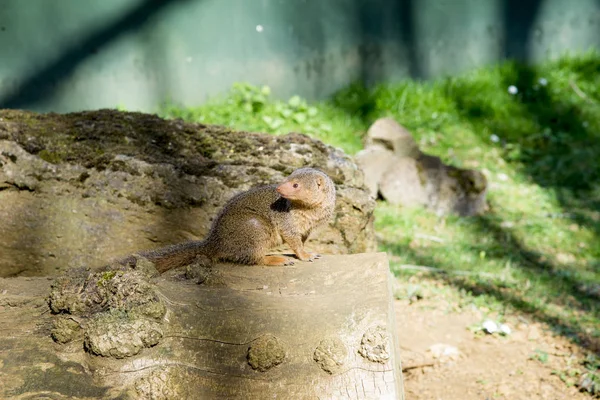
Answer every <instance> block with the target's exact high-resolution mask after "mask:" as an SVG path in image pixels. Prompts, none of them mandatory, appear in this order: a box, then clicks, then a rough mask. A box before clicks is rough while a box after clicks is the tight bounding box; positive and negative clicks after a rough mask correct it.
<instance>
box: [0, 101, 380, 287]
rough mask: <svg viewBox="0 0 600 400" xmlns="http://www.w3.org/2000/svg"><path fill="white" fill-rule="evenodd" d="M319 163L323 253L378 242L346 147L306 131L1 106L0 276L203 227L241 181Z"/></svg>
mask: <svg viewBox="0 0 600 400" xmlns="http://www.w3.org/2000/svg"><path fill="white" fill-rule="evenodd" d="M305 166H312V167H317V168H321V169H322V170H323V171H325V172H326V173H327V174H329V175H330V176H331V178H332V179H333V180H334V182H335V183H336V186H337V189H338V199H337V209H336V213H335V218H334V219H333V220H332V222H331V224H330V225H329V226H328V227H326V228H323V229H321V230H319V231H317V232H315V233H313V234H312V235H311V239H310V240H309V243H308V248H309V249H311V250H313V251H318V252H322V253H334V254H343V253H354V252H364V251H372V250H374V249H375V239H374V232H373V223H372V216H373V210H374V207H375V203H374V201H373V200H372V199H371V198H370V196H369V193H368V191H367V189H366V188H365V187H364V179H363V174H362V172H361V171H360V169H359V168H358V167H357V166H356V164H355V163H354V162H353V161H352V159H351V158H350V157H348V156H347V155H345V154H344V153H342V152H341V151H339V150H336V149H334V148H333V147H330V146H327V145H324V144H323V143H321V142H319V141H316V140H313V139H310V138H309V137H307V136H305V135H301V134H295V133H292V134H288V135H284V136H272V135H266V134H257V133H244V132H235V131H232V130H231V129H228V128H225V127H219V126H206V125H201V124H188V123H184V122H182V121H179V120H163V119H161V118H159V117H157V116H154V115H148V114H141V113H124V112H119V111H116V110H99V111H89V112H81V113H72V114H65V115H60V114H44V115H42V114H35V113H30V112H25V111H15V110H2V111H0V220H1V221H2V224H0V253H1V254H2V257H1V258H0V276H15V275H28V276H32V275H47V274H56V273H59V272H60V271H62V270H64V269H65V268H66V267H69V266H78V265H88V266H100V265H103V264H106V262H107V261H110V260H111V259H115V258H118V257H121V256H124V255H127V254H130V253H133V252H136V251H140V250H145V249H151V248H157V247H161V246H164V245H167V244H172V243H177V242H181V241H185V240H190V239H192V240H196V239H202V238H203V237H204V235H205V234H206V232H207V230H208V228H209V226H210V222H211V219H212V218H213V217H214V216H215V214H216V213H217V211H218V210H219V208H220V207H221V206H222V205H223V204H224V203H225V202H226V201H227V200H228V199H229V198H231V197H232V196H233V195H234V194H235V193H237V192H239V191H242V190H246V189H248V188H250V187H251V186H254V185H260V184H269V183H274V182H277V181H280V180H281V179H283V178H284V177H285V176H286V175H288V174H289V173H291V172H292V171H293V170H294V169H296V168H299V167H305Z"/></svg>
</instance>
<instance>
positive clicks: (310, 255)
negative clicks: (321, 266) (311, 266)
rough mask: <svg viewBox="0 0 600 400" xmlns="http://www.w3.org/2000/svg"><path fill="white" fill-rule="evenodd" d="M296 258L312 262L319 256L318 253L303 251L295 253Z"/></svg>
mask: <svg viewBox="0 0 600 400" xmlns="http://www.w3.org/2000/svg"><path fill="white" fill-rule="evenodd" d="M296 255H297V256H298V258H299V259H300V260H302V261H310V262H313V261H315V260H317V259H319V258H321V255H320V254H317V253H309V252H307V251H303V252H302V253H299V254H296Z"/></svg>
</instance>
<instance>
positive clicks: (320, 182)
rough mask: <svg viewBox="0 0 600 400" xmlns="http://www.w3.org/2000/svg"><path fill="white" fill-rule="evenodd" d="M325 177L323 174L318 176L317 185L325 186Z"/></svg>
mask: <svg viewBox="0 0 600 400" xmlns="http://www.w3.org/2000/svg"><path fill="white" fill-rule="evenodd" d="M323 183H324V182H323V177H322V176H317V186H318V187H321V186H323Z"/></svg>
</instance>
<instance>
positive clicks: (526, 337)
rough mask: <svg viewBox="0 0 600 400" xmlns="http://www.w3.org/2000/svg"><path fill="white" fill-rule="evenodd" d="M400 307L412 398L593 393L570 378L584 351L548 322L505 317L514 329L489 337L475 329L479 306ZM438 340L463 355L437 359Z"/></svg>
mask: <svg viewBox="0 0 600 400" xmlns="http://www.w3.org/2000/svg"><path fill="white" fill-rule="evenodd" d="M395 309H396V321H397V325H398V336H399V341H400V349H401V350H400V351H401V358H402V367H403V369H404V390H405V395H406V399H407V400H421V399H422V400H425V399H427V400H438V399H443V400H470V399H482V400H485V399H511V400H520V399H523V400H525V399H527V400H532V399H544V400H546V399H548V400H550V399H557V400H558V399H561V400H562V399H569V400H571V399H572V400H580V399H581V400H584V399H585V400H590V399H592V396H590V395H589V394H584V393H581V392H579V391H578V389H577V387H575V386H574V385H573V384H572V383H573V382H576V381H577V379H578V378H577V376H569V373H571V374H572V375H575V372H574V371H575V370H576V369H579V370H581V366H580V364H578V361H579V360H581V358H582V355H583V351H582V349H580V348H578V347H577V346H576V345H574V344H572V343H571V342H569V341H568V340H567V339H565V338H563V337H561V336H556V335H553V334H552V332H551V331H550V330H549V329H548V327H546V326H544V325H543V324H540V323H537V322H534V321H531V320H528V319H527V318H526V317H524V316H517V315H515V316H505V318H506V324H507V325H508V326H510V328H511V330H512V332H511V334H510V335H508V336H500V335H486V334H484V333H483V332H478V333H476V332H474V331H473V330H472V329H469V327H473V326H480V325H481V322H482V320H483V319H485V315H484V313H483V312H482V311H481V310H479V309H477V308H475V307H472V308H471V309H466V310H465V309H461V308H459V307H456V306H455V305H454V304H452V301H446V300H440V298H431V299H424V300H419V301H416V302H413V303H412V304H411V303H410V302H409V301H408V300H396V302H395ZM436 344H443V345H449V346H454V347H455V348H457V349H458V351H459V355H448V356H442V357H438V358H436V357H435V356H434V354H433V352H432V351H430V348H431V347H432V346H434V345H436ZM561 378H562V379H564V380H565V381H566V382H564V381H563V380H562V379H561ZM569 382H571V384H569Z"/></svg>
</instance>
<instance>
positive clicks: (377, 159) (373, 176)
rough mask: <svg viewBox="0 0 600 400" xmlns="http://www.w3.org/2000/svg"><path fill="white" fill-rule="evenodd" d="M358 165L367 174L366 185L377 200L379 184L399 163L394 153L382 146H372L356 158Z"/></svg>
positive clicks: (360, 152) (359, 153)
mask: <svg viewBox="0 0 600 400" xmlns="http://www.w3.org/2000/svg"><path fill="white" fill-rule="evenodd" d="M354 159H355V160H356V164H358V166H359V167H360V168H361V169H362V170H363V172H364V174H365V184H366V185H367V188H368V189H369V193H370V194H371V196H372V197H374V198H377V194H378V192H379V182H381V179H382V178H383V175H384V174H385V173H386V172H387V170H388V169H389V168H390V167H391V166H392V165H393V164H394V163H396V162H397V161H398V159H397V157H395V156H394V152H393V151H391V150H389V149H387V148H386V147H384V146H382V145H377V144H375V145H371V146H369V147H367V148H365V149H363V150H361V151H359V152H358V153H356V155H355V156H354Z"/></svg>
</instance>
